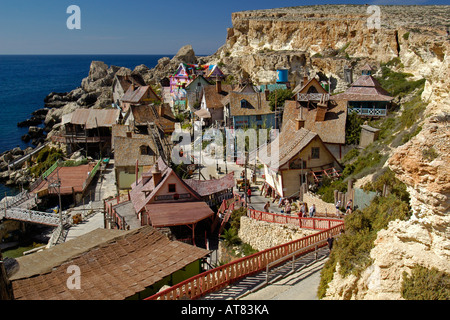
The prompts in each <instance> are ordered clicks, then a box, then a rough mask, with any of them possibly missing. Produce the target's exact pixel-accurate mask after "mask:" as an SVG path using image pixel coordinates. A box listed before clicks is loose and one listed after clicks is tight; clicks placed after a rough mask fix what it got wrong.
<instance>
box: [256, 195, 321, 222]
mask: <svg viewBox="0 0 450 320" xmlns="http://www.w3.org/2000/svg"><path fill="white" fill-rule="evenodd" d="M269 208H270V201H267V202H266V204H265V205H264V211H265V212H269ZM278 208H283V211H282V212H284V213H286V214H287V215H290V214H291V212H292V205H291V201H290V200H289V199H287V198H286V199H284V198H280V199H279V201H278ZM308 214H309V217H310V218H312V217H314V216H315V215H316V205H315V204H313V205H312V206H311V207H310V208H309V210H308V205H307V204H306V202H303V203H302V204H301V206H300V210H299V211H298V212H297V215H298V216H299V217H304V218H306V217H308Z"/></svg>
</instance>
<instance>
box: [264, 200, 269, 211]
mask: <svg viewBox="0 0 450 320" xmlns="http://www.w3.org/2000/svg"><path fill="white" fill-rule="evenodd" d="M269 208H270V201H267V203H266V204H265V205H264V212H269Z"/></svg>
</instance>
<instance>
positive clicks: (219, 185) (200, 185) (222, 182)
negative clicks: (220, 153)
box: [183, 172, 234, 197]
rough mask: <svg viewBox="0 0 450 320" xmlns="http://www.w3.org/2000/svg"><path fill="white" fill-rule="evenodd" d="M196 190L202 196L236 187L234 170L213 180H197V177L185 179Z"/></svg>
mask: <svg viewBox="0 0 450 320" xmlns="http://www.w3.org/2000/svg"><path fill="white" fill-rule="evenodd" d="M183 181H184V182H185V183H186V184H188V185H189V186H190V187H191V188H192V189H194V191H196V192H197V193H198V194H199V195H201V196H202V197H204V196H208V195H211V194H214V193H218V192H221V191H224V190H227V189H230V188H233V187H234V172H231V173H229V174H227V175H226V176H224V177H222V178H220V179H211V180H196V179H184V180H183Z"/></svg>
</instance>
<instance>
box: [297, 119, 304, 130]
mask: <svg viewBox="0 0 450 320" xmlns="http://www.w3.org/2000/svg"><path fill="white" fill-rule="evenodd" d="M304 127H305V120H303V119H295V130H297V131H298V130H300V129H301V128H304Z"/></svg>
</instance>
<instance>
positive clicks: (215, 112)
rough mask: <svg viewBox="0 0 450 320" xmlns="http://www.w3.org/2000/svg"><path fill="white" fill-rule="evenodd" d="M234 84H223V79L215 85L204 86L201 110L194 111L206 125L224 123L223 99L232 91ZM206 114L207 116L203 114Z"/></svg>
mask: <svg viewBox="0 0 450 320" xmlns="http://www.w3.org/2000/svg"><path fill="white" fill-rule="evenodd" d="M231 90H232V86H231V85H229V84H222V81H221V80H218V81H217V82H216V85H215V86H207V87H204V88H203V96H202V100H201V103H200V110H198V111H196V112H194V113H195V114H196V115H197V116H198V117H199V118H200V119H201V120H202V121H204V123H205V124H206V125H211V124H216V123H218V124H220V125H223V123H224V112H223V109H224V106H223V104H222V99H223V98H224V97H226V96H227V95H228V93H229V92H231ZM203 115H206V116H203Z"/></svg>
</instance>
